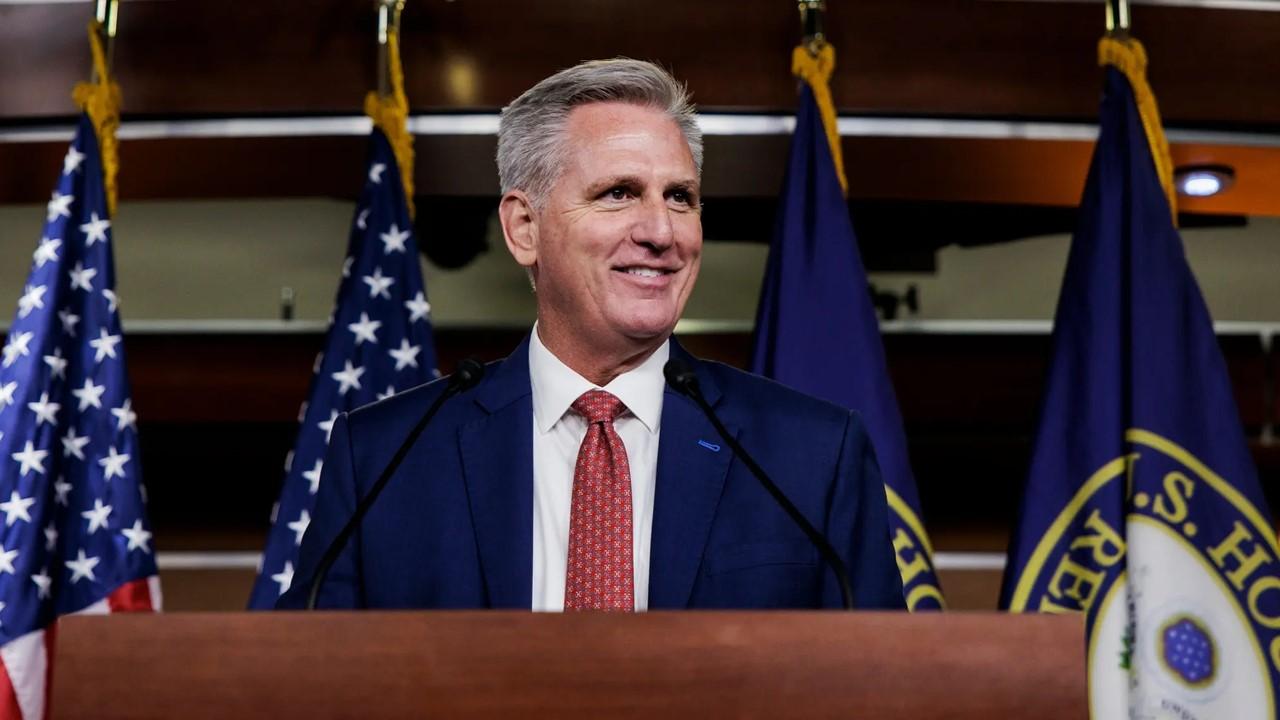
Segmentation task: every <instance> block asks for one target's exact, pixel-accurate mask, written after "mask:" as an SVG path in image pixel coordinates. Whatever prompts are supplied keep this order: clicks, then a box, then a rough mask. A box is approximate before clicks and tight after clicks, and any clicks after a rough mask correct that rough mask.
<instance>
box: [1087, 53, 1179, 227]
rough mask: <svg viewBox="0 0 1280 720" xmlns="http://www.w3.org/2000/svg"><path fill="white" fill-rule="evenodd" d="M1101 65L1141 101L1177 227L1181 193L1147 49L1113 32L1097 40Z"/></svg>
mask: <svg viewBox="0 0 1280 720" xmlns="http://www.w3.org/2000/svg"><path fill="white" fill-rule="evenodd" d="M1098 65H1100V66H1103V67H1106V66H1107V65H1110V66H1111V67H1114V68H1115V69H1117V70H1119V71H1120V72H1122V73H1124V76H1125V77H1126V78H1128V79H1129V85H1130V86H1132V87H1133V97H1134V99H1135V100H1136V101H1137V104H1138V115H1139V117H1141V118H1142V127H1143V129H1145V130H1146V133H1147V143H1148V144H1149V145H1150V146H1151V158H1152V159H1153V160H1155V164H1156V175H1158V176H1159V178H1160V186H1161V187H1162V188H1163V189H1164V195H1165V197H1166V198H1167V199H1168V200H1169V211H1170V212H1171V213H1172V214H1173V226H1174V227H1177V226H1178V196H1177V194H1176V193H1175V192H1174V189H1173V158H1172V156H1170V154H1169V141H1168V139H1166V138H1165V136H1164V126H1163V125H1162V124H1161V122H1160V109H1159V108H1158V107H1156V96H1155V94H1154V93H1152V92H1151V86H1150V85H1148V84H1147V51H1146V49H1145V48H1143V47H1142V43H1140V42H1138V41H1137V40H1135V39H1134V38H1132V37H1129V36H1128V35H1127V34H1125V35H1121V34H1110V35H1107V36H1104V37H1103V38H1102V39H1101V40H1099V41H1098Z"/></svg>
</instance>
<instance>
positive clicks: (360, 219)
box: [356, 208, 370, 230]
mask: <svg viewBox="0 0 1280 720" xmlns="http://www.w3.org/2000/svg"><path fill="white" fill-rule="evenodd" d="M369 210H370V208H365V209H363V210H361V211H360V214H359V215H357V216H356V227H358V228H360V229H361V230H368V229H369V223H368V220H369Z"/></svg>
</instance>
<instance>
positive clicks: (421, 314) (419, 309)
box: [404, 290, 431, 323]
mask: <svg viewBox="0 0 1280 720" xmlns="http://www.w3.org/2000/svg"><path fill="white" fill-rule="evenodd" d="M404 307H405V309H406V310H408V311H409V322H411V323H412V322H417V321H418V320H423V319H425V318H426V317H427V314H428V313H430V312H431V303H428V302H427V297H426V296H425V295H423V294H422V291H421V290H419V291H418V294H417V295H414V296H413V299H412V300H405V302H404Z"/></svg>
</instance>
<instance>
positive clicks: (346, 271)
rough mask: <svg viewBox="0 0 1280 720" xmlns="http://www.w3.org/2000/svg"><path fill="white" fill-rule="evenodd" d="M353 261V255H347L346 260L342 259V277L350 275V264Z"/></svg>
mask: <svg viewBox="0 0 1280 720" xmlns="http://www.w3.org/2000/svg"><path fill="white" fill-rule="evenodd" d="M355 261H356V259H355V258H353V257H349V258H347V259H346V260H343V261H342V277H344V278H345V277H351V266H352V265H353V264H354V263H355Z"/></svg>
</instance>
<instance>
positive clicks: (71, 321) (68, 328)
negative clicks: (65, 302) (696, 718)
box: [58, 310, 80, 337]
mask: <svg viewBox="0 0 1280 720" xmlns="http://www.w3.org/2000/svg"><path fill="white" fill-rule="evenodd" d="M58 319H59V320H61V321H62V332H64V333H66V334H68V335H70V336H71V337H75V336H76V323H78V322H80V316H79V315H76V314H75V313H73V312H71V311H70V310H59V311H58Z"/></svg>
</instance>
